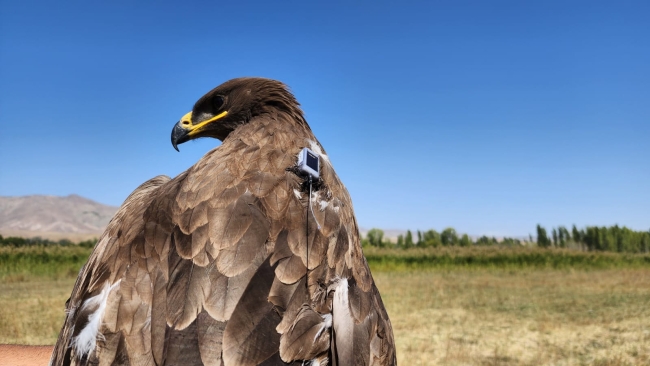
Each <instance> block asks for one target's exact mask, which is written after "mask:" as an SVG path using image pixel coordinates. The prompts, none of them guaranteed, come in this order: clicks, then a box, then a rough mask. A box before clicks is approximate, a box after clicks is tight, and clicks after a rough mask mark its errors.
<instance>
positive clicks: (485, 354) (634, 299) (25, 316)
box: [0, 268, 650, 365]
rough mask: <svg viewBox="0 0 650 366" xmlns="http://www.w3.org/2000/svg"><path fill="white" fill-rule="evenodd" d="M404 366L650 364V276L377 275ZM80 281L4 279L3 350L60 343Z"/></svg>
mask: <svg viewBox="0 0 650 366" xmlns="http://www.w3.org/2000/svg"><path fill="white" fill-rule="evenodd" d="M374 276H375V279H376V281H377V285H378V287H379V289H380V291H381V293H382V296H383V299H384V303H385V304H386V307H387V308H388V311H389V314H390V316H391V320H392V322H393V327H394V331H395V338H396V342H397V346H398V361H399V364H401V365H641V364H650V269H647V268H645V269H644V268H635V269H599V270H579V271H573V270H557V269H525V268H524V269H515V270H500V269H494V268H449V269H430V270H420V271H404V270H402V271H377V270H375V272H374ZM73 282H74V280H73V279H71V278H67V279H59V280H47V279H43V278H42V277H34V278H26V279H22V280H21V279H17V280H14V281H13V282H10V281H8V278H5V280H4V282H2V283H0V343H22V344H53V343H54V341H55V340H56V336H57V333H58V331H59V328H60V326H61V323H62V321H63V316H64V314H63V306H64V303H65V300H66V299H67V297H68V295H69V293H70V290H71V288H72V285H73Z"/></svg>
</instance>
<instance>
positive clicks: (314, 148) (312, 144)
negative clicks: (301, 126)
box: [307, 140, 330, 161]
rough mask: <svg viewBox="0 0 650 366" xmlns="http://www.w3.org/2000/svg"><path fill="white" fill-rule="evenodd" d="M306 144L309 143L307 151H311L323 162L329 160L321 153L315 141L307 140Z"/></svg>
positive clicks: (321, 150)
mask: <svg viewBox="0 0 650 366" xmlns="http://www.w3.org/2000/svg"><path fill="white" fill-rule="evenodd" d="M307 142H309V149H310V150H311V151H313V152H315V153H316V154H318V155H320V157H321V158H323V160H325V161H329V160H330V158H329V157H328V156H327V155H325V153H324V152H323V149H321V148H320V145H319V144H318V143H317V142H316V141H314V140H307Z"/></svg>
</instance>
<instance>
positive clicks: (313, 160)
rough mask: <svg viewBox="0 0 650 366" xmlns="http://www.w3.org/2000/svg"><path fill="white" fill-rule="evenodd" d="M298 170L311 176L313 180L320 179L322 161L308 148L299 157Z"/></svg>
mask: <svg viewBox="0 0 650 366" xmlns="http://www.w3.org/2000/svg"><path fill="white" fill-rule="evenodd" d="M298 169H300V170H301V171H302V172H303V173H305V174H308V175H310V176H311V177H312V178H314V179H318V178H319V177H320V160H319V157H318V154H316V153H315V152H313V151H311V150H309V149H308V148H306V147H305V148H303V149H302V151H301V152H300V154H299V155H298Z"/></svg>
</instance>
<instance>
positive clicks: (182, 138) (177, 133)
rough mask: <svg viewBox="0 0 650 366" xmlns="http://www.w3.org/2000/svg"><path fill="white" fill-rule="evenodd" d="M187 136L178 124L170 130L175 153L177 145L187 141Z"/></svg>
mask: <svg viewBox="0 0 650 366" xmlns="http://www.w3.org/2000/svg"><path fill="white" fill-rule="evenodd" d="M189 139H190V138H189V136H188V135H187V131H186V130H185V129H184V128H183V127H181V125H180V123H177V124H176V125H175V126H174V128H173V129H172V136H171V140H172V146H173V147H174V149H175V150H176V151H179V152H180V150H178V145H180V144H182V143H183V142H186V141H189Z"/></svg>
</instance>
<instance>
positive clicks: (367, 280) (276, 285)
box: [51, 78, 396, 366]
mask: <svg viewBox="0 0 650 366" xmlns="http://www.w3.org/2000/svg"><path fill="white" fill-rule="evenodd" d="M198 137H214V138H218V139H220V140H222V141H223V143H222V145H221V146H219V147H218V148H216V149H214V150H212V151H210V152H209V153H207V154H206V155H205V156H204V157H203V158H202V159H201V160H199V161H198V162H197V163H196V164H195V165H194V166H192V167H191V168H189V169H188V170H187V171H185V172H183V173H182V174H180V175H179V176H177V177H175V178H174V179H170V178H168V177H164V176H159V177H156V178H153V179H151V180H149V181H147V182H145V183H144V184H142V185H141V186H140V187H138V188H137V189H136V190H135V191H134V192H133V193H132V194H131V195H130V196H129V197H128V198H127V199H126V201H125V202H124V204H123V205H122V206H121V207H120V209H119V211H118V212H117V213H116V214H115V217H114V218H113V220H112V221H111V222H110V224H109V225H108V227H107V229H106V231H105V232H104V234H103V235H102V236H101V238H100V240H99V242H98V243H97V246H96V247H95V249H94V251H93V253H92V254H91V256H90V258H89V260H88V263H87V264H86V265H85V266H84V267H83V269H82V270H81V272H80V273H79V277H78V279H77V282H76V284H75V286H74V289H73V291H72V295H71V297H70V300H69V301H68V303H67V306H66V308H67V309H66V312H67V316H66V320H65V323H64V324H63V328H62V329H61V333H60V335H59V339H58V341H57V344H56V347H55V349H54V353H53V355H52V362H51V363H52V364H53V365H90V364H92V365H95V364H99V365H217V366H218V365H226V366H228V365H286V364H295V365H300V364H303V363H305V362H311V364H312V365H326V364H330V365H394V364H395V363H396V359H395V348H394V341H393V334H392V329H391V325H390V321H389V319H388V315H387V313H386V310H385V308H384V305H383V303H382V301H381V297H380V295H379V292H378V291H377V288H376V287H375V285H374V282H373V279H372V276H371V274H370V270H369V269H368V264H367V263H366V260H365V258H364V256H363V253H362V251H361V246H360V242H359V234H358V232H359V230H358V227H357V224H356V220H355V218H354V212H353V209H352V202H351V200H350V196H349V194H348V192H347V190H346V189H345V187H344V186H343V184H342V183H341V181H340V180H339V178H338V176H337V175H336V173H335V172H334V169H333V168H332V165H331V164H330V162H329V160H328V158H327V156H326V155H325V153H324V150H323V149H322V147H321V146H320V144H319V143H318V141H317V140H316V138H315V137H314V135H313V134H312V132H311V130H310V128H309V126H308V124H307V122H306V121H305V119H304V117H303V114H302V111H301V110H300V108H299V105H298V103H297V102H296V100H295V99H294V97H293V95H292V94H291V93H290V92H288V90H287V88H286V87H285V86H284V85H283V84H282V83H280V82H277V81H273V80H268V79H261V78H241V79H234V80H230V81H228V82H226V83H224V84H222V85H220V86H219V87H217V88H215V89H214V90H212V91H210V92H209V93H207V94H206V95H205V96H203V97H202V98H201V99H199V101H198V102H196V104H195V106H194V108H193V110H192V112H191V114H187V115H186V116H185V117H183V119H181V121H180V122H179V123H178V124H177V125H176V126H175V127H174V130H173V132H172V144H173V145H174V147H176V146H177V144H180V143H183V142H185V141H188V140H190V139H194V138H198ZM303 147H309V148H310V149H311V150H313V151H315V152H316V153H318V154H319V155H320V160H321V179H320V180H318V181H317V182H314V185H313V187H314V190H315V191H314V192H313V195H312V201H311V203H312V205H313V211H314V214H313V215H312V213H311V212H310V211H308V200H309V191H308V188H309V187H308V185H307V184H305V177H303V176H301V175H299V174H297V173H296V170H295V169H293V167H295V165H296V162H297V155H298V153H299V152H300V150H302V148H303ZM317 223H318V224H320V226H321V227H320V228H319V227H318V224H317ZM307 225H308V227H309V231H308V232H307V231H306V227H307ZM308 246H309V250H307V247H308Z"/></svg>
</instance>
